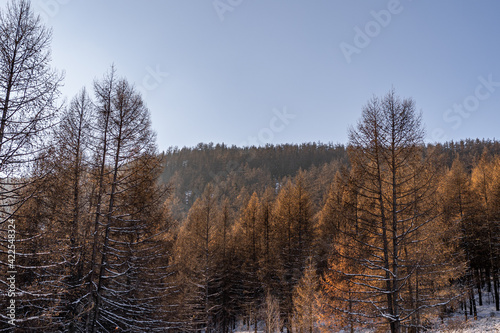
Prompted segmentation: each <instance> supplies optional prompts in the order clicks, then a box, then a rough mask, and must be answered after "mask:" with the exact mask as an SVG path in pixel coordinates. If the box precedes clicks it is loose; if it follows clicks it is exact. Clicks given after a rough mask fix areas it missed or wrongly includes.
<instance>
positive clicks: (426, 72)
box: [3, 0, 500, 150]
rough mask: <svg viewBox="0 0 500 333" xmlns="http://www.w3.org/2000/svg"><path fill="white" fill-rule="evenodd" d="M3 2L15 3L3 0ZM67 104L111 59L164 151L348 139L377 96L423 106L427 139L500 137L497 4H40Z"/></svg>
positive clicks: (84, 0)
mask: <svg viewBox="0 0 500 333" xmlns="http://www.w3.org/2000/svg"><path fill="white" fill-rule="evenodd" d="M3 2H4V3H5V2H6V0H3ZM32 6H33V8H34V10H35V11H36V12H37V13H38V14H39V15H40V16H41V18H42V20H43V21H44V22H45V24H46V25H47V26H49V27H51V28H52V31H53V41H52V59H53V61H52V65H53V67H54V68H56V69H58V70H61V71H64V72H65V80H64V84H65V85H64V87H63V88H62V90H61V91H62V95H63V96H65V97H66V98H67V99H68V101H69V100H70V99H71V98H72V97H73V96H74V95H75V94H76V93H77V92H78V91H79V90H80V89H82V87H87V89H89V90H92V83H93V81H94V80H96V79H99V78H102V77H103V75H104V74H105V73H106V72H107V71H108V70H109V68H110V66H111V65H112V64H114V65H115V67H116V69H117V71H118V75H119V76H122V77H125V78H127V79H128V80H129V82H131V83H133V84H134V85H135V87H136V88H137V89H138V90H139V91H140V92H141V93H142V95H143V98H144V100H145V101H146V104H147V105H148V107H149V109H150V112H151V117H152V126H153V129H154V130H155V132H156V133H157V141H158V147H159V149H160V150H166V149H168V148H169V147H172V146H177V147H179V148H181V147H184V146H187V147H192V146H196V145H197V144H198V143H200V142H204V143H209V142H213V143H225V144H227V145H237V146H250V145H256V146H258V145H261V146H262V145H266V144H269V143H270V144H280V143H298V144H300V143H306V142H319V141H320V142H324V143H327V142H332V143H343V144H345V143H347V142H348V137H347V132H348V128H349V127H350V126H355V125H356V123H357V121H358V120H359V119H360V116H361V112H362V108H363V106H364V105H365V104H366V103H367V101H368V100H370V99H371V98H372V97H373V96H383V95H385V94H386V93H387V92H389V91H390V90H391V89H393V88H394V89H395V91H396V94H397V95H399V96H401V97H403V98H407V97H411V98H413V99H414V100H415V103H416V107H417V111H419V112H420V111H421V112H422V115H423V122H424V126H425V129H426V133H427V134H426V141H427V142H444V141H449V140H455V141H457V140H460V139H465V138H479V139H483V138H484V139H494V138H499V137H500V135H499V134H500V126H499V124H500V112H499V109H500V108H499V107H500V42H499V37H500V20H499V17H498V15H499V13H500V2H499V1H495V0H485V1H480V2H479V1H465V0H460V1H457V0H442V1H431V0H399V1H398V0H383V1H379V0H376V1H338V0H316V1H306V0H204V1H202V0H148V1H144V0H142V1H139V0H106V1H103V0H32Z"/></svg>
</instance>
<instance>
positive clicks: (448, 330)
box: [429, 301, 500, 333]
mask: <svg viewBox="0 0 500 333" xmlns="http://www.w3.org/2000/svg"><path fill="white" fill-rule="evenodd" d="M429 332H430V333H438V332H443V333H483V332H497V333H500V312H499V311H495V304H494V303H493V302H491V301H486V302H485V304H483V306H478V307H477V320H474V317H471V316H468V320H467V321H465V316H464V314H463V311H460V313H456V314H454V315H453V316H451V317H450V318H447V319H445V321H444V323H443V324H441V325H438V326H437V327H436V328H435V329H433V330H431V331H429Z"/></svg>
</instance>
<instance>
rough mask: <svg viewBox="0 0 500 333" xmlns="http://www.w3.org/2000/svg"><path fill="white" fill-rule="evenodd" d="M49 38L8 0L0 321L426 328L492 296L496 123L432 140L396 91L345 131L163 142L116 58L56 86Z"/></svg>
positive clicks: (83, 325) (188, 328)
mask: <svg viewBox="0 0 500 333" xmlns="http://www.w3.org/2000/svg"><path fill="white" fill-rule="evenodd" d="M50 39H51V32H50V30H47V29H46V28H45V27H44V26H43V24H42V23H41V22H40V19H39V18H37V17H36V16H35V15H34V14H33V12H32V10H31V8H30V2H29V1H27V0H11V1H10V2H9V4H8V5H7V6H6V7H5V8H2V9H1V11H0V46H1V52H0V101H1V103H0V105H1V108H2V110H1V114H2V117H1V123H0V200H1V203H2V205H1V206H0V207H1V208H0V214H1V215H0V216H1V219H0V223H1V227H0V240H1V242H0V244H1V245H0V246H1V247H0V251H1V256H0V263H1V265H2V271H3V272H4V273H2V274H1V275H0V281H1V282H2V285H3V286H4V287H2V288H1V290H0V294H1V296H2V299H3V300H5V301H4V302H3V303H2V304H4V307H3V309H4V310H3V311H2V312H0V331H2V332H4V331H5V332H7V331H11V330H12V328H13V326H16V327H17V328H18V330H20V331H23V332H112V331H113V332H223V333H226V332H234V330H235V328H236V327H237V326H238V325H240V326H241V325H245V326H246V327H247V329H249V330H252V331H255V332H257V331H258V330H259V331H261V330H265V332H269V333H271V332H285V331H286V332H320V331H321V332H335V331H340V330H342V329H343V330H346V331H347V330H350V331H351V332H354V331H359V330H361V329H363V328H369V329H372V330H390V331H391V332H403V331H408V332H421V331H423V330H425V329H428V328H430V327H431V326H432V325H433V323H434V322H435V321H436V318H445V317H446V316H449V315H450V314H452V313H456V312H459V313H460V314H461V316H463V318H464V319H467V320H474V319H477V311H478V307H480V306H482V305H483V304H484V303H486V302H489V301H490V300H492V302H493V303H494V306H495V310H496V313H499V311H500V308H499V307H500V304H499V262H500V260H499V253H500V242H499V237H500V224H499V222H498V221H499V220H500V142H498V141H485V140H483V141H480V140H465V141H461V142H459V143H454V142H451V143H444V144H428V145H426V144H424V141H423V137H424V129H423V127H422V124H421V119H420V114H419V113H417V112H416V110H415V103H414V101H413V100H412V99H411V98H401V97H399V96H397V95H396V93H395V92H394V91H390V92H389V93H388V94H387V95H385V96H382V97H378V98H377V97H374V98H372V99H370V100H369V101H368V102H367V104H366V105H365V107H364V108H363V110H361V111H362V114H361V118H360V121H359V123H358V124H357V125H356V126H354V127H352V128H351V129H349V142H348V143H347V144H346V145H340V144H337V145H333V144H321V143H309V144H303V145H291V144H290V145H279V146H273V145H268V146H265V147H244V148H238V147H234V146H233V147H227V146H225V145H223V144H218V145H215V146H214V145H213V144H200V145H198V146H197V147H194V148H182V149H178V148H171V149H169V150H168V151H167V152H163V153H159V152H158V149H157V147H156V143H155V135H154V133H153V132H152V130H151V122H150V117H149V110H148V109H147V107H146V106H145V103H144V101H143V99H142V96H141V95H140V94H139V93H138V92H137V91H136V89H135V88H134V86H133V85H132V84H130V83H129V82H128V81H127V80H126V79H125V78H121V77H119V76H118V73H117V71H116V70H115V68H114V67H111V68H110V70H109V71H108V72H107V73H105V74H104V75H103V77H102V78H99V79H96V80H95V82H94V84H93V86H92V87H90V88H88V90H87V89H86V88H83V89H82V90H81V92H80V93H78V94H77V95H76V96H74V97H73V99H72V100H71V102H70V103H69V104H68V105H63V106H60V105H58V103H57V101H58V98H59V88H60V85H61V84H62V80H63V78H62V76H61V74H59V73H58V72H57V71H56V70H53V69H52V68H51V67H50ZM6 272H9V273H8V274H7V273H6Z"/></svg>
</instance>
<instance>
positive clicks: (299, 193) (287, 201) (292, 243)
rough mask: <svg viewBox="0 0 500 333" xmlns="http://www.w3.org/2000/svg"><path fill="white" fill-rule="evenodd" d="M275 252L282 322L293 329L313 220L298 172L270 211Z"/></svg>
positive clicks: (286, 185)
mask: <svg viewBox="0 0 500 333" xmlns="http://www.w3.org/2000/svg"><path fill="white" fill-rule="evenodd" d="M273 231H274V233H275V244H274V249H275V251H276V255H277V258H278V260H277V261H278V262H279V267H278V272H279V274H280V280H281V288H280V289H281V295H280V297H281V299H280V301H281V309H282V312H283V315H284V318H283V322H284V325H285V326H286V327H287V329H288V330H289V331H291V330H292V329H293V328H292V326H293V322H292V316H293V290H294V288H295V286H296V284H297V283H298V281H299V280H300V278H301V276H302V272H303V271H304V269H305V267H306V259H307V258H308V257H309V254H310V253H309V250H310V249H311V246H312V243H313V221H312V212H311V206H310V200H309V196H308V193H307V191H306V189H305V186H304V181H303V176H302V174H301V173H300V172H299V174H298V175H297V177H296V181H295V183H292V182H291V181H288V182H287V183H286V184H285V186H284V187H283V188H281V190H280V193H279V194H278V197H277V198H276V202H275V207H274V210H273Z"/></svg>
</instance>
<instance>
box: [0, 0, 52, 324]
mask: <svg viewBox="0 0 500 333" xmlns="http://www.w3.org/2000/svg"><path fill="white" fill-rule="evenodd" d="M50 42H51V32H50V30H48V29H47V28H45V27H44V26H43V24H42V23H41V20H40V18H39V17H37V16H35V14H34V13H33V11H32V9H31V7H30V2H29V1H27V0H11V1H9V3H8V4H7V6H6V8H4V9H2V10H1V12H0V240H1V242H0V243H1V252H2V253H7V249H6V244H7V242H6V241H7V228H6V227H4V226H5V223H6V221H9V220H11V219H12V217H13V216H14V214H15V213H16V211H18V210H19V209H21V206H22V205H23V204H25V203H26V202H27V200H28V199H29V198H32V197H33V196H34V194H36V193H37V192H38V191H39V190H40V186H41V185H40V186H38V185H37V186H34V184H35V180H36V179H34V178H32V177H31V175H32V173H31V172H30V171H32V170H34V169H37V166H36V165H35V164H36V163H38V161H39V160H40V159H42V158H44V157H45V156H47V151H48V148H49V146H50V144H51V140H50V133H49V132H50V129H51V128H52V127H53V126H54V123H55V119H56V116H57V113H58V107H57V106H56V100H57V98H58V96H59V87H60V85H61V80H62V75H61V74H58V73H57V72H56V71H54V70H53V69H51V67H50V61H51V57H50ZM41 170H44V171H45V172H49V171H50V170H49V169H44V168H38V171H41ZM39 176H40V177H38V178H41V177H43V176H44V174H40V175H39ZM28 247H29V242H28V239H22V238H21V237H19V238H18V239H17V240H16V253H17V254H18V257H19V256H21V257H22V256H23V255H24V254H26V252H28ZM0 263H1V265H2V267H5V266H4V265H6V262H5V261H4V259H3V258H2V259H1V261H0ZM16 264H19V262H17V263H16ZM17 268H18V269H19V274H23V272H21V269H20V267H19V266H18V267H17ZM2 283H5V281H3V278H2ZM2 295H3V292H2ZM20 311H22V309H20ZM1 318H2V319H6V317H5V315H4V314H2V315H1ZM28 320H29V319H28V318H18V323H21V325H23V323H25V322H26V321H28ZM35 320H36V319H35ZM32 321H34V320H32Z"/></svg>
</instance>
